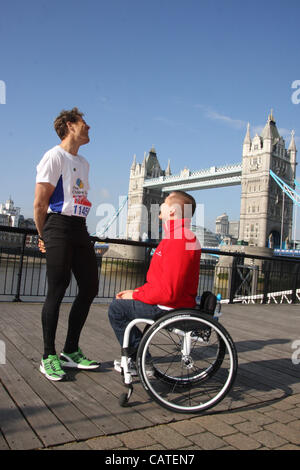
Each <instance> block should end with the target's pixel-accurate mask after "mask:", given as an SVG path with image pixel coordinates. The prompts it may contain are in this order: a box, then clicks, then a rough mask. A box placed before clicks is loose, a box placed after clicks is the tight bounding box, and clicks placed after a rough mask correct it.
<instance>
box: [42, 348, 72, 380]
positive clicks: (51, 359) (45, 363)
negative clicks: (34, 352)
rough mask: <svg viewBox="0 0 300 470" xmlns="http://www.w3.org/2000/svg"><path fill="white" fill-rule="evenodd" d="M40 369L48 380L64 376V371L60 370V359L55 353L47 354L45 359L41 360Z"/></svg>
mask: <svg viewBox="0 0 300 470" xmlns="http://www.w3.org/2000/svg"><path fill="white" fill-rule="evenodd" d="M40 371H41V372H42V374H44V375H45V376H46V377H47V379H49V380H55V381H58V380H63V378H64V377H65V376H66V373H65V372H64V371H63V370H62V368H61V364H60V360H59V359H58V357H57V355H56V354H55V355H53V356H51V355H49V356H48V357H47V359H42V360H41V365H40Z"/></svg>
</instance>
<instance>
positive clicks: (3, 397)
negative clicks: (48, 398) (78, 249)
mask: <svg viewBox="0 0 300 470" xmlns="http://www.w3.org/2000/svg"><path fill="white" fill-rule="evenodd" d="M3 367H5V366H0V368H3ZM0 429H1V432H2V433H3V435H4V436H5V440H6V442H7V444H8V446H9V448H10V449H12V450H30V449H39V448H41V447H43V445H42V442H41V441H40V440H39V439H38V437H37V436H36V434H35V433H34V431H33V430H32V429H31V427H30V426H29V424H28V423H27V421H26V420H25V419H24V417H23V415H22V413H21V412H20V410H19V409H18V407H17V406H16V405H15V403H14V401H13V400H12V399H11V397H10V396H9V394H8V393H7V392H6V390H5V389H4V387H3V384H2V383H0Z"/></svg>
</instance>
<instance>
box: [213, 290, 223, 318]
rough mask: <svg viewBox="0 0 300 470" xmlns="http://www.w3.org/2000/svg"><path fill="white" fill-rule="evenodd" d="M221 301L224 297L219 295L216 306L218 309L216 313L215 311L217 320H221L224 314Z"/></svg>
mask: <svg viewBox="0 0 300 470" xmlns="http://www.w3.org/2000/svg"><path fill="white" fill-rule="evenodd" d="M221 299H222V295H221V294H217V305H216V308H215V311H214V319H215V320H219V318H220V316H221V315H222V312H221Z"/></svg>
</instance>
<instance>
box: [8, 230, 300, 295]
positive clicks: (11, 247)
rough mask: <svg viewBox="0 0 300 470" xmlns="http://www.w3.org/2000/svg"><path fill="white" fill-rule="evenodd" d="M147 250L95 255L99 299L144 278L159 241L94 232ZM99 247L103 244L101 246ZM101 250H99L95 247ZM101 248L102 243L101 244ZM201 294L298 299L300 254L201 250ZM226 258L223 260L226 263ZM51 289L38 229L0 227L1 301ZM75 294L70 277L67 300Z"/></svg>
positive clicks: (110, 242)
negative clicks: (132, 255) (136, 255)
mask: <svg viewBox="0 0 300 470" xmlns="http://www.w3.org/2000/svg"><path fill="white" fill-rule="evenodd" d="M99 241H101V242H103V243H106V244H109V246H111V244H113V245H114V246H116V245H123V247H124V246H127V247H129V246H130V247H131V248H132V247H136V249H139V250H141V249H143V256H142V258H141V257H140V259H130V258H126V257H125V258H124V256H123V257H121V256H110V255H109V253H110V251H108V252H107V253H105V254H103V253H102V254H99V253H98V254H97V260H98V269H99V290H98V295H97V297H96V298H95V302H101V301H104V300H106V301H107V300H108V299H112V298H114V297H115V295H116V293H117V292H119V291H121V290H124V289H134V288H135V287H137V286H139V285H142V284H143V283H144V282H145V278H146V273H147V270H148V267H149V263H150V259H151V250H153V248H155V247H156V246H157V243H151V242H135V241H131V240H119V239H108V238H106V239H101V240H99V239H98V238H97V237H91V242H93V243H96V242H99ZM98 248H99V247H98ZM96 251H99V250H96ZM100 251H101V245H100ZM202 253H203V256H202V259H201V265H200V277H199V286H198V294H199V295H201V294H202V292H204V291H206V290H210V291H213V292H215V293H221V294H222V297H223V299H224V300H225V301H228V302H230V303H233V302H236V301H247V299H248V301H249V300H251V301H258V302H262V303H267V302H270V301H275V302H276V298H277V299H278V301H287V302H293V303H295V302H298V301H300V258H299V259H295V258H288V257H282V258H280V257H279V256H274V257H266V256H254V255H249V254H244V253H241V252H238V253H237V252H226V251H218V250H210V249H203V250H202ZM224 260H225V262H224ZM46 293H47V276H46V261H45V255H44V254H42V253H41V252H40V251H39V250H38V246H37V232H36V230H33V229H21V228H13V227H5V226H0V300H2V301H3V300H4V301H5V300H6V301H10V300H12V301H21V300H30V301H41V300H42V299H43V298H45V296H46ZM76 295H77V285H76V281H75V279H74V278H73V277H72V278H71V281H70V284H69V287H68V288H67V290H66V293H65V297H64V300H65V301H67V300H71V299H73V298H74V297H75V296H76Z"/></svg>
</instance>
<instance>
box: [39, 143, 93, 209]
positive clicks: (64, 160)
mask: <svg viewBox="0 0 300 470" xmlns="http://www.w3.org/2000/svg"><path fill="white" fill-rule="evenodd" d="M36 168H37V176H36V182H37V183H50V184H52V185H53V186H55V190H54V192H53V194H52V196H51V198H50V201H49V208H48V212H56V213H58V214H63V215H69V216H71V215H75V216H78V217H86V216H87V215H88V213H89V210H90V208H91V205H92V204H91V203H90V201H88V199H87V193H88V190H89V188H90V187H89V181H88V175H89V164H88V162H87V161H86V159H85V158H84V157H82V156H80V155H76V156H75V155H72V154H71V153H68V152H66V151H65V150H64V149H63V148H62V147H60V145H56V146H55V147H53V148H52V149H50V150H48V152H46V153H45V155H44V156H43V158H42V160H41V161H40V163H39V164H38V166H37V167H36Z"/></svg>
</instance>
